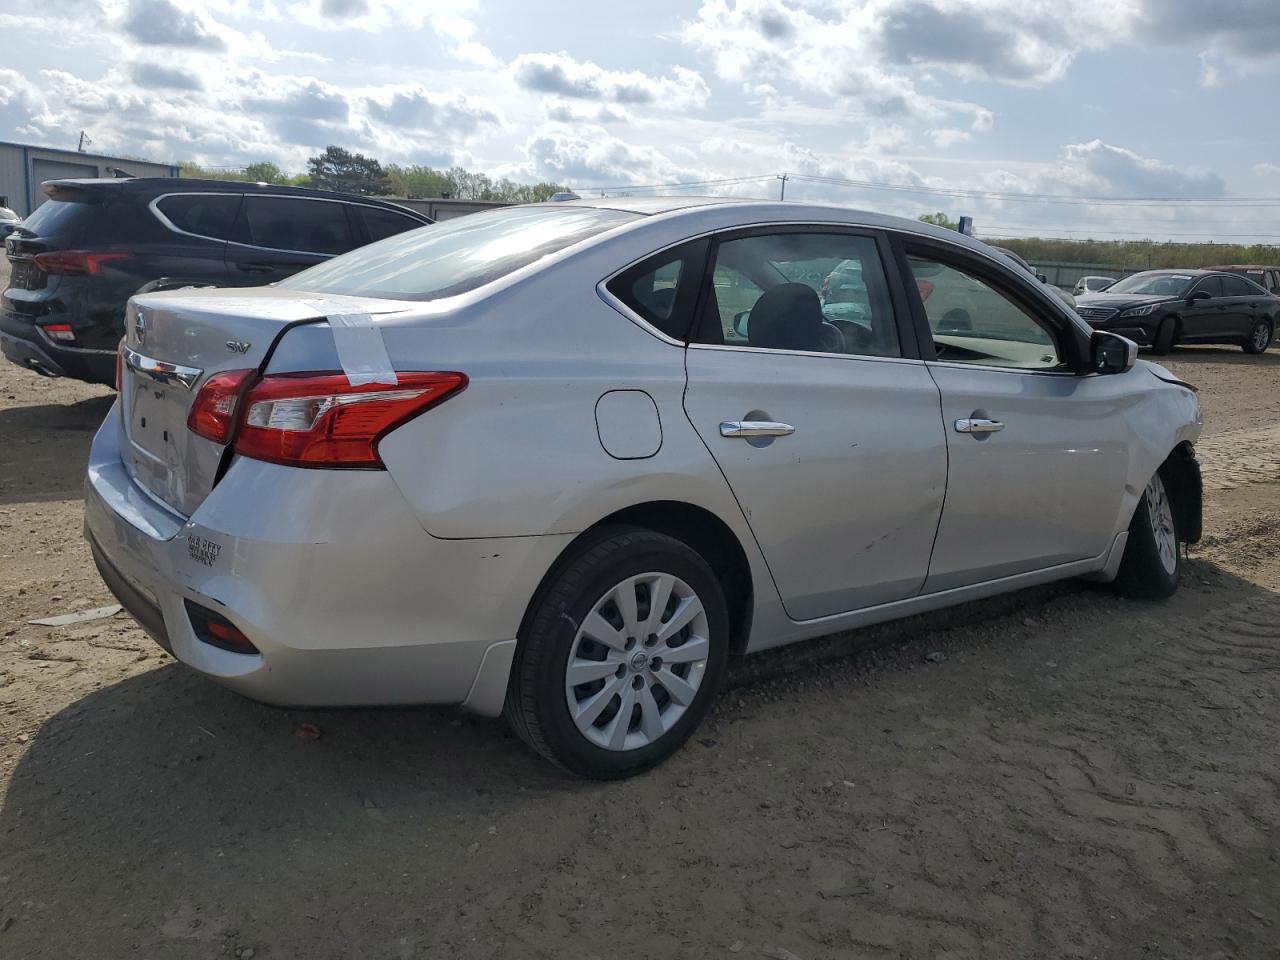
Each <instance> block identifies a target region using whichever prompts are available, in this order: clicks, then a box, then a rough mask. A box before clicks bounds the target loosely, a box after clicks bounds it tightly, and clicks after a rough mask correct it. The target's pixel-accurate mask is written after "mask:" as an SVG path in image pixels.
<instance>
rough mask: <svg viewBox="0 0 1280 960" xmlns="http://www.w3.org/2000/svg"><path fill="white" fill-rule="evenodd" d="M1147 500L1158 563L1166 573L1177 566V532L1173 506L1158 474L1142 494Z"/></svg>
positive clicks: (1172, 570) (1148, 515)
mask: <svg viewBox="0 0 1280 960" xmlns="http://www.w3.org/2000/svg"><path fill="white" fill-rule="evenodd" d="M1143 496H1144V497H1146V501H1147V517H1148V519H1150V521H1151V533H1152V535H1153V536H1154V537H1155V541H1156V552H1157V553H1158V554H1159V555H1160V563H1161V565H1162V566H1163V567H1164V569H1165V571H1166V572H1168V573H1173V572H1174V571H1175V570H1176V569H1177V568H1178V534H1177V530H1176V529H1175V527H1174V525H1173V506H1172V505H1171V504H1170V503H1169V495H1168V493H1167V492H1166V491H1165V488H1164V481H1163V480H1161V479H1160V474H1158V473H1157V474H1156V475H1155V476H1154V477H1152V478H1151V482H1150V483H1149V484H1147V489H1146V492H1145V493H1144V494H1143Z"/></svg>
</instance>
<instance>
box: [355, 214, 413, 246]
mask: <svg viewBox="0 0 1280 960" xmlns="http://www.w3.org/2000/svg"><path fill="white" fill-rule="evenodd" d="M355 209H357V210H359V211H360V216H361V217H362V218H363V219H364V226H365V229H366V230H367V231H369V242H370V243H373V242H374V241H376V240H385V239H386V238H387V237H394V236H395V235H396V234H397V233H404V232H405V231H406V230H415V229H417V228H418V227H423V226H426V224H424V223H422V222H420V221H418V220H414V219H413V218H412V217H406V216H405V215H404V214H402V213H396V212H395V211H394V210H382V209H379V208H378V207H356V208H355Z"/></svg>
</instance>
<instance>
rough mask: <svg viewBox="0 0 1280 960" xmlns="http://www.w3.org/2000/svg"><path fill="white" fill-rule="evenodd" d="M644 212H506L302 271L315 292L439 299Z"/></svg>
mask: <svg viewBox="0 0 1280 960" xmlns="http://www.w3.org/2000/svg"><path fill="white" fill-rule="evenodd" d="M638 216H639V214H634V213H627V212H625V211H621V210H605V209H600V208H597V207H567V206H545V207H544V206H540V205H539V206H527V207H503V208H501V209H498V210H486V211H485V212H483V213H471V214H468V215H467V216H465V217H457V218H456V219H453V220H449V221H446V222H445V223H436V224H432V225H431V226H430V227H427V228H426V229H423V230H410V231H408V232H407V233H401V234H397V235H396V236H394V237H388V238H387V239H386V240H380V241H378V242H377V243H371V244H369V245H368V246H364V247H360V248H359V249H358V250H352V251H351V252H350V253H348V254H347V255H345V256H342V257H335V258H334V259H333V260H330V261H328V262H327V263H322V264H318V265H317V266H314V267H311V268H310V269H309V270H303V271H302V272H301V273H295V274H294V275H293V276H292V277H290V278H288V279H287V280H282V281H281V282H280V283H279V286H281V287H284V288H286V289H289V290H306V291H309V292H315V293H337V294H349V295H350V296H354V297H382V298H385V299H389V300H438V299H441V298H443V297H452V296H457V295H458V294H461V293H466V292H467V291H469V290H475V289H477V288H478V287H482V286H484V285H485V284H487V283H492V282H493V281H495V280H499V279H501V278H502V277H505V276H507V275H508V274H510V273H514V272H515V271H516V270H519V269H520V268H521V267H526V266H528V265H529V264H531V263H535V262H537V261H538V260H541V259H542V258H543V257H547V256H550V255H551V254H553V253H556V252H558V251H560V250H563V249H565V248H566V247H569V246H571V245H573V244H575V243H578V242H580V241H582V240H586V239H587V238H588V237H592V236H595V235H596V234H600V233H603V232H604V231H606V230H611V229H613V228H614V227H618V226H621V225H623V224H625V223H630V222H632V221H633V220H635V219H636V218H637V217H638Z"/></svg>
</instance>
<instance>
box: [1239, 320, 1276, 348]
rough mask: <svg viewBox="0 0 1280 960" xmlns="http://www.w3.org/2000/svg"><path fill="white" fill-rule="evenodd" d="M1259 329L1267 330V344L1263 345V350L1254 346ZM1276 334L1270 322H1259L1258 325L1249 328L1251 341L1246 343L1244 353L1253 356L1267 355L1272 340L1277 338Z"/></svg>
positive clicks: (1248, 340)
mask: <svg viewBox="0 0 1280 960" xmlns="http://www.w3.org/2000/svg"><path fill="white" fill-rule="evenodd" d="M1259 327H1266V328H1267V342H1266V343H1264V344H1263V345H1262V348H1261V349H1259V348H1257V347H1255V346H1254V345H1253V343H1254V340H1255V339H1256V338H1255V337H1254V334H1256V333H1257V332H1258V328H1259ZM1275 333H1276V331H1275V328H1274V327H1272V326H1271V323H1270V322H1269V321H1267V320H1259V321H1258V322H1257V323H1255V324H1254V325H1253V326H1252V327H1250V328H1249V339H1247V340H1246V341H1245V342H1244V352H1245V353H1253V354H1259V353H1266V351H1267V347H1269V346H1271V340H1272V338H1273V337H1275Z"/></svg>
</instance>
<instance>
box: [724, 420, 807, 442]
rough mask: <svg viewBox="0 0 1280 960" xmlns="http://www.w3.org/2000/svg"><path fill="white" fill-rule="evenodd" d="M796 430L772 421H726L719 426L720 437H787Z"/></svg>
mask: <svg viewBox="0 0 1280 960" xmlns="http://www.w3.org/2000/svg"><path fill="white" fill-rule="evenodd" d="M795 432H796V428H795V427H793V426H792V425H791V424H789V423H777V422H775V421H773V420H726V421H724V422H723V423H721V424H720V436H722V437H744V438H750V437H789V436H791V435H792V434H793V433H795Z"/></svg>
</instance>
